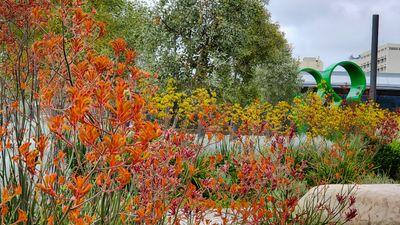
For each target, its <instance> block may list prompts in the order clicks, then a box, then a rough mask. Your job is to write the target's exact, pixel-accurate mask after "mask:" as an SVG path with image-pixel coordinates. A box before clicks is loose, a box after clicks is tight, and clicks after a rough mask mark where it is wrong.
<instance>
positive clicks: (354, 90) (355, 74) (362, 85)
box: [300, 61, 367, 105]
mask: <svg viewBox="0 0 400 225" xmlns="http://www.w3.org/2000/svg"><path fill="white" fill-rule="evenodd" d="M338 66H341V67H343V68H344V69H345V70H346V72H347V73H348V74H349V76H350V81H351V84H350V91H349V93H348V94H347V96H346V100H347V101H349V102H357V101H361V97H362V95H363V93H364V91H365V89H366V86H367V85H366V79H365V73H364V72H363V70H362V69H361V68H360V67H359V66H358V65H357V64H355V63H353V62H350V61H342V62H339V63H336V64H333V65H331V66H329V67H328V68H327V69H326V70H324V71H323V72H322V74H321V73H320V72H319V71H318V70H315V69H312V68H303V69H301V70H300V72H305V73H308V74H310V75H311V76H313V77H314V79H315V81H316V82H317V93H318V95H320V96H321V97H323V96H324V95H327V94H328V93H329V94H332V97H333V101H334V103H335V104H336V105H341V103H342V101H343V99H342V97H340V96H339V95H338V94H337V93H336V92H335V90H333V88H332V85H331V78H332V73H333V71H334V70H335V69H336V67H338Z"/></svg>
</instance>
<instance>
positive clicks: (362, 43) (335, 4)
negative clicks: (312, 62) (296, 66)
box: [268, 0, 400, 67]
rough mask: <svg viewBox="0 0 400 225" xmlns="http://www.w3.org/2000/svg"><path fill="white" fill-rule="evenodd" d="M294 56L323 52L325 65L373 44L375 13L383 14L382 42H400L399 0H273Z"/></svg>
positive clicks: (275, 16)
mask: <svg viewBox="0 0 400 225" xmlns="http://www.w3.org/2000/svg"><path fill="white" fill-rule="evenodd" d="M268 9H269V11H270V13H271V15H272V19H273V21H275V22H277V23H279V24H280V25H281V29H282V31H283V32H285V33H286V38H287V39H288V41H289V43H291V44H292V46H293V47H294V51H293V53H294V56H296V57H305V56H320V57H321V58H322V60H323V61H324V64H325V67H326V66H328V65H329V64H331V63H335V62H338V61H341V60H346V59H348V57H349V56H350V55H351V54H359V53H361V52H363V51H366V50H368V49H369V48H370V47H371V26H372V25H371V23H372V14H374V13H378V14H380V37H379V43H381V44H383V43H386V42H395V43H400V29H398V26H399V23H400V14H399V13H398V12H399V11H400V0H271V1H270V5H269V7H268Z"/></svg>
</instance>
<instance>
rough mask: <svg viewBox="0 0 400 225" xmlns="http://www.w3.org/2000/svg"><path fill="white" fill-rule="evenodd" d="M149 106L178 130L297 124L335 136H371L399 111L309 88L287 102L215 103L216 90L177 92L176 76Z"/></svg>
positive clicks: (248, 130)
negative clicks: (339, 100) (338, 99)
mask: <svg viewBox="0 0 400 225" xmlns="http://www.w3.org/2000/svg"><path fill="white" fill-rule="evenodd" d="M152 105H154V106H155V108H156V111H155V113H153V114H154V115H155V116H156V118H158V119H159V120H162V121H164V124H165V125H167V126H171V124H178V127H179V128H180V129H194V128H198V127H199V126H201V127H202V129H203V130H204V131H205V132H219V133H221V132H222V133H231V132H232V131H240V133H242V134H253V135H268V134H272V135H277V134H278V135H283V134H287V132H289V131H290V130H291V129H292V128H293V127H294V126H295V127H297V130H298V132H300V133H305V134H307V136H308V137H310V138H311V137H316V136H322V137H326V138H329V139H338V138H345V136H346V135H349V134H361V135H367V136H369V137H373V136H374V135H376V132H377V130H378V129H379V127H380V126H381V123H382V121H383V120H384V119H385V118H388V117H390V118H394V120H396V121H400V120H399V116H398V115H397V114H394V113H391V112H389V111H388V110H386V109H382V108H380V107H379V105H378V104H377V103H373V102H364V103H358V104H350V105H347V106H337V105H336V104H335V103H333V102H331V101H329V99H328V100H327V99H324V98H323V97H321V94H320V93H309V94H307V95H306V96H304V97H296V98H294V99H293V102H291V103H289V102H279V103H278V104H276V105H271V104H269V103H262V102H260V101H258V100H257V101H254V102H252V103H251V104H249V105H247V106H244V107H243V106H241V105H239V104H229V103H219V102H218V101H217V97H216V93H215V92H209V91H207V90H206V89H204V88H200V89H196V90H195V91H194V92H193V93H192V94H185V93H182V92H177V90H176V87H175V81H174V80H169V82H168V85H167V88H166V91H165V92H163V93H159V94H156V95H155V96H154V97H153V98H152ZM171 120H175V121H174V123H171Z"/></svg>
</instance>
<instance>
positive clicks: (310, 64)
mask: <svg viewBox="0 0 400 225" xmlns="http://www.w3.org/2000/svg"><path fill="white" fill-rule="evenodd" d="M299 67H300V68H312V69H316V70H318V71H322V70H323V69H324V64H323V62H322V60H321V59H320V58H319V57H304V58H303V60H301V61H300V65H299Z"/></svg>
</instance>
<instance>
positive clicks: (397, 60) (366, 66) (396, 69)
mask: <svg viewBox="0 0 400 225" xmlns="http://www.w3.org/2000/svg"><path fill="white" fill-rule="evenodd" d="M351 60H352V61H353V62H355V63H357V64H358V65H359V66H360V67H361V68H362V69H363V70H364V72H370V71H371V65H370V64H371V51H366V52H363V53H362V54H360V55H359V56H358V57H357V58H354V57H353V58H351ZM378 72H382V73H400V44H391V43H388V44H384V45H381V46H379V47H378Z"/></svg>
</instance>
